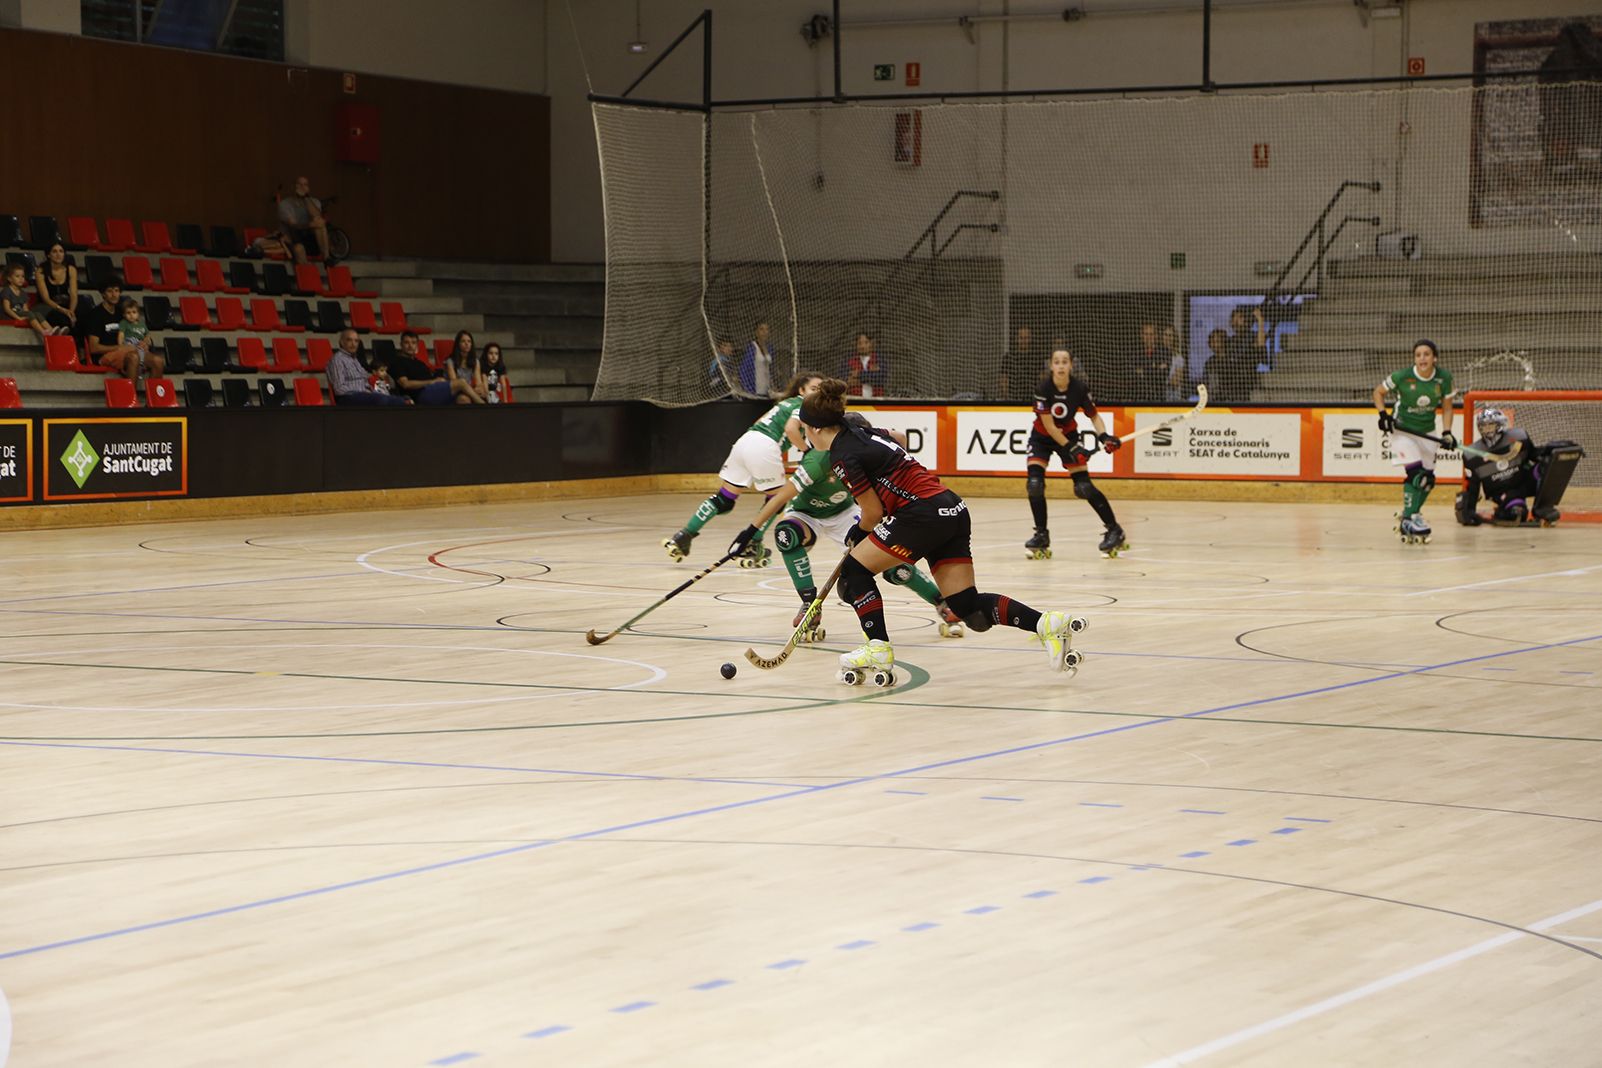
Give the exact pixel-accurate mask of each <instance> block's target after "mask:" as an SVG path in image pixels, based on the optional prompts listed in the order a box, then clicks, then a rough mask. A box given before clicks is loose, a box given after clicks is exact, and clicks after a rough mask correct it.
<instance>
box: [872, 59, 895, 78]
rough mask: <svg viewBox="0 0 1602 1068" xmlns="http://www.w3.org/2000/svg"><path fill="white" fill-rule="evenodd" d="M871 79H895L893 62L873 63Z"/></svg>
mask: <svg viewBox="0 0 1602 1068" xmlns="http://www.w3.org/2000/svg"><path fill="white" fill-rule="evenodd" d="M873 80H874V81H876V82H893V81H895V80H896V65H895V64H894V63H875V64H874V65H873Z"/></svg>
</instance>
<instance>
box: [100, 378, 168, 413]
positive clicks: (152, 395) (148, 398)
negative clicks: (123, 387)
mask: <svg viewBox="0 0 1602 1068" xmlns="http://www.w3.org/2000/svg"><path fill="white" fill-rule="evenodd" d="M123 381H125V382H126V381H127V379H123ZM110 382H111V380H110V379H107V384H108V385H109V384H110ZM145 404H146V405H147V406H149V407H151V408H176V407H178V391H177V390H175V389H173V388H172V379H170V378H147V379H145Z"/></svg>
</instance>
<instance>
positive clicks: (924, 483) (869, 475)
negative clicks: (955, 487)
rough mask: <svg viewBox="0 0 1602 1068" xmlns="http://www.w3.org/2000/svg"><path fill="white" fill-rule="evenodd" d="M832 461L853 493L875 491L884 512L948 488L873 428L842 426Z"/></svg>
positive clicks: (831, 448) (837, 474)
mask: <svg viewBox="0 0 1602 1068" xmlns="http://www.w3.org/2000/svg"><path fill="white" fill-rule="evenodd" d="M829 464H830V466H831V467H832V468H833V469H834V475H835V477H836V478H838V479H839V480H840V481H841V482H844V483H845V484H846V488H847V489H848V490H850V491H851V496H853V497H857V496H861V495H862V494H863V493H866V492H867V491H868V490H870V489H871V490H873V491H874V492H875V493H877V494H878V495H879V503H881V504H882V505H884V514H885V515H890V514H891V513H892V512H894V511H895V510H896V509H897V508H900V507H902V506H903V505H907V504H911V503H912V502H913V501H923V500H928V499H929V498H930V497H935V496H938V495H939V494H942V493H944V492H946V487H945V486H944V485H942V484H941V482H940V480H939V479H938V478H936V477H935V476H934V473H933V472H931V471H930V470H929V469H928V468H927V467H925V466H923V465H922V464H920V463H919V462H918V461H917V460H914V459H913V458H912V457H911V456H909V455H908V454H907V450H905V449H903V448H902V447H901V446H900V445H899V444H897V443H896V442H895V441H893V440H892V439H890V438H888V437H886V436H884V435H883V434H881V433H877V432H875V431H872V430H862V429H858V428H856V427H850V426H842V427H841V428H840V433H839V434H838V435H836V436H835V439H834V442H833V444H832V445H830V446H829Z"/></svg>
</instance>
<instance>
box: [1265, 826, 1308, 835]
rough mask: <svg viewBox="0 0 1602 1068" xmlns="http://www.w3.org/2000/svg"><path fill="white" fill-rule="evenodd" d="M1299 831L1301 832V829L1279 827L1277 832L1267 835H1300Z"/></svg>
mask: <svg viewBox="0 0 1602 1068" xmlns="http://www.w3.org/2000/svg"><path fill="white" fill-rule="evenodd" d="M1301 831H1302V829H1301V828H1300V827H1281V828H1279V829H1278V830H1275V831H1270V832H1269V833H1270V834H1300V833H1301Z"/></svg>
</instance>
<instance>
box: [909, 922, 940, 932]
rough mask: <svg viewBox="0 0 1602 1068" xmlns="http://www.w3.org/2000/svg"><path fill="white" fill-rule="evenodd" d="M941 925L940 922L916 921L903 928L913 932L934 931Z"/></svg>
mask: <svg viewBox="0 0 1602 1068" xmlns="http://www.w3.org/2000/svg"><path fill="white" fill-rule="evenodd" d="M939 926H940V925H939V924H938V923H915V924H913V925H912V926H911V927H903V928H901V929H902V930H903V931H907V932H909V933H911V934H918V933H919V932H921V931H932V930H934V929H935V928H936V927H939Z"/></svg>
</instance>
